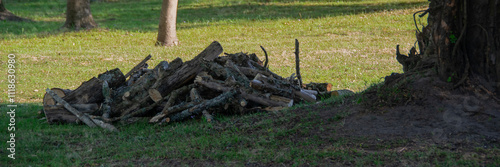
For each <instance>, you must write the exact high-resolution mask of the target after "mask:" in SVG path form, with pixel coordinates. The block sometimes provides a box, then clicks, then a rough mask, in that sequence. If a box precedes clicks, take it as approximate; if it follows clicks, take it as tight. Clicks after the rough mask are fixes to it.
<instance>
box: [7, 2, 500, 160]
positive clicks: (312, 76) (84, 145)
mask: <svg viewBox="0 0 500 167" xmlns="http://www.w3.org/2000/svg"><path fill="white" fill-rule="evenodd" d="M5 3H6V7H7V9H9V10H10V11H12V12H13V13H14V14H17V15H18V16H22V17H27V18H30V19H32V20H34V22H22V23H19V22H0V55H1V62H2V64H3V66H2V67H3V68H2V70H4V73H6V72H7V66H6V64H7V60H8V59H7V55H8V54H10V53H13V54H15V55H16V57H17V58H16V61H17V63H16V70H17V73H16V78H17V81H18V82H17V85H16V86H17V88H16V91H17V96H16V100H17V101H18V102H19V104H18V107H17V109H16V110H17V113H16V132H15V133H16V160H10V159H9V158H7V154H8V151H7V150H6V149H5V148H7V145H6V143H5V141H7V140H8V138H7V136H8V135H9V132H8V131H7V130H5V129H4V130H1V131H0V139H1V140H0V142H1V143H4V144H0V146H1V149H0V155H1V157H0V166H6V165H7V166H10V165H12V166H28V165H32V166H101V164H104V166H112V165H117V166H137V165H156V166H165V165H167V166H169V165H172V164H174V165H175V164H185V165H189V166H200V165H203V166H220V165H229V166H243V165H252V164H254V163H258V164H260V165H300V164H303V165H312V166H315V165H320V166H322V165H325V164H338V165H347V164H351V165H356V166H367V165H380V166H387V165H389V166H390V165H391V164H394V162H397V163H396V164H405V163H406V162H409V163H408V164H407V165H409V166H413V165H423V166H434V165H438V166H457V165H465V166H478V165H482V164H483V163H482V162H481V160H483V159H487V160H489V162H493V165H494V164H500V160H499V159H498V154H499V150H498V149H494V150H485V149H481V148H478V150H477V151H476V152H475V153H474V154H471V155H470V156H469V157H462V154H461V153H460V152H456V151H449V150H443V149H440V148H436V147H424V148H420V147H418V146H415V147H414V148H412V149H411V151H400V150H402V148H406V146H407V145H411V143H410V142H409V141H407V140H401V141H397V142H391V143H384V142H381V143H380V144H379V145H375V146H365V145H363V141H364V139H362V138H360V139H358V140H355V141H348V140H347V139H346V138H343V137H341V136H335V131H333V129H334V128H335V127H336V126H342V122H341V121H339V120H341V119H342V117H345V115H346V113H342V112H341V111H335V113H332V115H334V116H333V117H332V118H328V119H327V118H323V117H322V116H321V115H319V114H318V113H316V112H314V111H316V110H324V109H328V108H331V107H335V106H336V105H338V104H339V103H342V102H343V101H342V99H329V100H326V101H325V102H324V104H325V105H322V106H316V107H308V106H304V105H301V106H298V107H303V108H305V109H304V110H307V111H309V112H300V113H298V112H297V113H296V112H289V111H291V110H285V111H278V112H270V113H256V114H251V115H246V116H216V118H217V119H218V120H219V122H218V123H214V124H210V123H207V122H205V121H204V120H189V121H185V122H182V123H173V124H169V125H166V126H155V125H150V124H147V123H144V121H142V122H141V121H139V123H135V124H130V125H117V127H118V128H119V129H120V130H121V132H120V133H110V132H106V131H104V130H102V129H97V128H94V129H92V128H89V127H87V126H82V125H48V124H47V123H46V121H45V120H41V119H40V118H41V116H40V115H38V114H37V111H38V110H40V109H41V106H40V103H41V102H42V97H43V94H44V92H45V91H44V90H45V89H46V88H52V87H59V88H65V89H75V88H77V87H78V86H79V85H80V84H81V82H83V81H86V80H88V79H90V78H91V77H93V76H97V75H98V74H100V73H102V72H105V71H106V69H113V68H120V69H121V70H122V71H124V72H127V71H128V70H130V69H131V68H132V67H133V66H134V65H135V64H137V63H138V62H139V61H140V60H142V59H143V58H144V57H145V56H147V55H148V54H151V55H152V56H153V58H152V60H150V61H151V62H150V65H151V66H154V65H156V64H157V63H159V62H160V61H162V60H168V61H171V60H173V59H175V58H176V57H181V58H182V59H183V60H189V59H191V58H193V57H194V56H196V55H197V54H198V53H199V52H201V51H202V50H203V49H204V48H205V47H206V46H208V45H209V44H210V43H211V42H212V41H213V40H217V41H219V42H220V43H221V44H222V46H223V47H224V51H225V52H228V53H233V52H240V51H243V52H250V53H257V55H258V56H259V57H260V58H261V59H262V58H263V53H262V51H261V50H260V47H259V46H260V45H262V46H264V47H265V48H266V50H267V51H268V53H269V55H270V69H271V70H272V71H274V72H276V73H277V74H279V75H282V76H289V75H291V74H292V73H294V72H295V64H294V62H295V60H294V54H293V51H294V39H298V40H299V41H300V48H301V73H302V77H303V80H304V81H305V82H329V83H332V84H333V85H334V87H335V88H336V89H351V90H354V91H362V90H364V89H365V88H367V87H368V86H370V85H372V84H375V83H379V82H380V81H382V78H383V77H384V76H386V75H389V74H391V73H392V72H402V69H401V66H400V65H399V64H398V63H397V61H396V59H395V50H396V49H395V48H396V45H398V44H399V45H401V47H402V50H403V51H404V50H408V49H409V48H410V47H412V46H413V44H414V42H415V37H414V32H415V27H414V23H413V18H412V14H413V13H414V12H415V11H418V10H422V9H425V8H426V7H427V5H428V4H427V3H428V2H427V0H338V1H332V0H305V1H294V0H247V1H242V0H208V1H202V0H181V1H180V2H179V11H178V32H177V33H178V37H179V39H180V41H181V44H180V45H179V46H176V47H170V48H163V47H155V46H154V43H155V40H156V35H157V27H158V19H159V13H160V9H161V1H160V0H155V1H153V0H101V1H98V2H94V3H92V5H91V8H92V14H93V16H94V19H95V20H96V22H97V24H98V25H99V28H97V29H93V30H89V31H79V32H72V31H67V30H60V27H61V26H62V25H63V24H64V21H65V15H64V12H65V6H66V1H65V0H53V1H48V0H41V1H35V0H30V1H24V0H8V1H5ZM0 85H1V89H2V93H3V94H4V95H3V96H1V98H0V103H2V104H6V102H7V96H6V95H7V80H6V78H5V77H3V78H0ZM0 109H1V111H2V112H1V113H0V123H1V124H2V125H0V127H2V129H3V128H4V127H6V126H7V122H8V121H9V118H10V117H8V115H7V114H6V112H4V111H7V110H8V109H9V108H8V107H6V106H5V105H2V106H1V107H0ZM289 136H293V138H291V137H289ZM372 147H373V148H375V151H373V150H374V149H373V148H372ZM367 148H368V149H367ZM478 157H479V158H478ZM478 159H479V160H478Z"/></svg>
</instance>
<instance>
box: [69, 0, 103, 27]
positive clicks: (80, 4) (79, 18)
mask: <svg viewBox="0 0 500 167" xmlns="http://www.w3.org/2000/svg"><path fill="white" fill-rule="evenodd" d="M66 8H67V9H66V23H64V26H63V27H66V28H75V29H76V30H79V29H80V28H84V29H91V28H95V27H97V24H96V23H95V21H94V18H93V17H92V13H91V12H90V0H68V3H67V6H66Z"/></svg>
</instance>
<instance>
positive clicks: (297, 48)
mask: <svg viewBox="0 0 500 167" xmlns="http://www.w3.org/2000/svg"><path fill="white" fill-rule="evenodd" d="M295 69H296V70H297V79H298V80H299V86H300V87H302V77H301V76H300V60H299V40H297V39H295Z"/></svg>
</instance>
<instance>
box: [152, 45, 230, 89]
mask: <svg viewBox="0 0 500 167" xmlns="http://www.w3.org/2000/svg"><path fill="white" fill-rule="evenodd" d="M222 51H223V49H222V46H221V45H220V43H219V42H217V41H214V42H212V44H210V45H209V46H208V47H207V48H206V49H205V50H203V51H202V52H201V53H200V54H198V56H196V57H195V58H193V59H192V60H190V61H188V62H186V63H184V64H183V65H182V67H180V68H179V69H178V70H177V71H175V72H174V73H173V74H172V75H169V76H165V78H164V79H162V80H161V81H160V82H161V83H160V85H161V86H159V87H158V89H157V90H158V91H159V92H160V93H161V94H162V96H166V95H168V94H170V92H172V91H173V90H175V89H177V88H179V87H181V86H182V85H185V84H186V83H188V82H189V81H192V80H193V79H194V77H196V75H197V74H198V73H200V72H201V71H202V70H203V69H204V67H203V65H202V64H203V62H205V61H213V60H214V59H215V58H217V57H218V56H219V55H220V54H221V53H222Z"/></svg>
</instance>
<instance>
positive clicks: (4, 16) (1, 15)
mask: <svg viewBox="0 0 500 167" xmlns="http://www.w3.org/2000/svg"><path fill="white" fill-rule="evenodd" d="M0 20H8V21H31V20H29V19H25V18H22V17H19V16H16V15H14V14H12V13H11V12H10V11H9V10H7V8H5V6H4V4H3V1H2V0H0Z"/></svg>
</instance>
